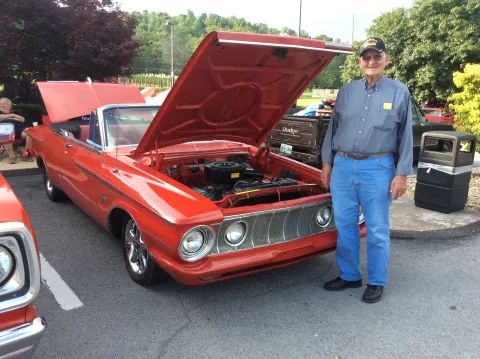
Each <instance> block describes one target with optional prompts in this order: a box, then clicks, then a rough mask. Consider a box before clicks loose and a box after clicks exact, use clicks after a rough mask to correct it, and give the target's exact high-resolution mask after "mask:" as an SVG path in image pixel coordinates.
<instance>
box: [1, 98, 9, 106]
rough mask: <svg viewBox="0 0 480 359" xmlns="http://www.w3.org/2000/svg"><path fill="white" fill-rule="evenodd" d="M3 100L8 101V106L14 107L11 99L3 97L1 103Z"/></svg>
mask: <svg viewBox="0 0 480 359" xmlns="http://www.w3.org/2000/svg"><path fill="white" fill-rule="evenodd" d="M2 100H5V101H7V103H8V106H10V107H12V101H10V99H8V98H6V97H2V98H0V101H2Z"/></svg>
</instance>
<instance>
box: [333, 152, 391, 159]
mask: <svg viewBox="0 0 480 359" xmlns="http://www.w3.org/2000/svg"><path fill="white" fill-rule="evenodd" d="M337 154H339V155H341V156H345V157H348V158H353V159H354V160H365V159H367V158H374V157H381V156H388V155H393V153H392V152H380V153H372V154H364V155H355V154H353V153H347V152H342V151H337Z"/></svg>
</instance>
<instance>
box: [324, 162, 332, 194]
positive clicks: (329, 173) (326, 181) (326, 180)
mask: <svg viewBox="0 0 480 359" xmlns="http://www.w3.org/2000/svg"><path fill="white" fill-rule="evenodd" d="M330 177H332V165H331V164H330V163H325V162H324V163H323V164H322V183H323V186H324V187H325V188H330Z"/></svg>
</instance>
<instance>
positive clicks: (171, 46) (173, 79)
mask: <svg viewBox="0 0 480 359" xmlns="http://www.w3.org/2000/svg"><path fill="white" fill-rule="evenodd" d="M170 33H171V35H172V39H171V41H170V43H171V44H170V53H171V59H170V62H171V64H172V74H171V75H172V86H171V87H173V83H174V81H175V75H174V74H173V24H170Z"/></svg>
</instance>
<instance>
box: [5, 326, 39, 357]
mask: <svg viewBox="0 0 480 359" xmlns="http://www.w3.org/2000/svg"><path fill="white" fill-rule="evenodd" d="M46 328H47V322H46V321H45V319H43V318H41V317H39V318H35V319H34V320H33V321H32V322H30V323H26V324H23V325H20V326H18V327H15V328H11V329H7V330H4V331H2V332H0V359H7V358H8V359H29V358H31V357H32V355H33V352H34V351H35V348H36V347H37V345H38V344H39V343H40V340H41V339H42V337H43V334H44V333H45V329H46Z"/></svg>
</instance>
